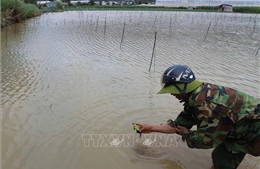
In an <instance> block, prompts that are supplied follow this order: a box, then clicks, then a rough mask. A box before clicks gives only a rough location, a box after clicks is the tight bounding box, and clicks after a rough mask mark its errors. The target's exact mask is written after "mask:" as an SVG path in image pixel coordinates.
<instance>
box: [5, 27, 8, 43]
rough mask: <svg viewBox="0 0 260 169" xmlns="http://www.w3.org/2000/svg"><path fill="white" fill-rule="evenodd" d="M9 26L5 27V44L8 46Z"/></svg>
mask: <svg viewBox="0 0 260 169" xmlns="http://www.w3.org/2000/svg"><path fill="white" fill-rule="evenodd" d="M5 26H6V25H5ZM7 28H8V26H6V27H5V46H7V32H8V30H7Z"/></svg>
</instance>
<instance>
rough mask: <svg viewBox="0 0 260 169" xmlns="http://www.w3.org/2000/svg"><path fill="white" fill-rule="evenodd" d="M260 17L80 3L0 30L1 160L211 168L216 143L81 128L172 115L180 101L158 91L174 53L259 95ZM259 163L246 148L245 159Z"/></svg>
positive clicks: (206, 74)
mask: <svg viewBox="0 0 260 169" xmlns="http://www.w3.org/2000/svg"><path fill="white" fill-rule="evenodd" d="M259 20H260V17H259V15H254V14H235V13H234V14H232V13H225V14H224V13H193V12H189V13H185V12H144V11H135V12H131V11H80V12H78V11H77V12H62V13H49V14H44V15H42V16H40V17H37V18H33V19H30V20H28V21H26V22H24V23H19V24H15V25H12V26H10V27H8V28H6V29H3V30H1V42H2V43H1V63H2V64H1V74H2V79H1V80H2V83H1V89H2V99H1V106H2V110H3V140H2V141H3V166H4V168H19V169H22V168H26V169H35V168H37V169H41V168H48V169H57V168H68V169H69V168H104V167H106V168H126V169H128V168H129V169H130V168H152V169H153V168H154V169H155V168H156V169H158V168H176V169H178V168H183V169H184V168H187V169H191V168H194V167H195V168H210V167H211V165H212V164H211V159H210V153H211V150H207V151H205V150H192V149H189V148H187V146H186V145H185V143H183V142H182V141H178V146H177V147H171V148H165V147H163V148H158V147H147V146H143V145H140V143H136V144H134V145H135V146H134V147H123V146H119V147H114V148H113V147H94V146H89V147H86V146H85V147H84V141H83V139H82V135H83V134H105V135H108V134H135V133H134V132H133V130H132V125H131V123H132V122H144V123H150V124H160V123H164V122H165V121H166V120H167V119H169V118H175V117H176V116H177V115H178V113H179V112H180V111H181V108H182V107H181V105H180V104H179V103H178V101H177V100H175V99H174V98H173V97H171V96H169V95H157V94H156V93H157V91H158V90H159V89H160V84H159V80H160V74H161V72H163V71H164V69H165V68H166V67H168V66H169V65H171V64H173V63H184V64H188V65H189V66H190V67H191V68H192V69H193V70H194V72H196V75H197V78H199V79H201V80H204V81H207V82H211V83H218V84H222V85H227V86H230V87H233V88H236V89H239V90H242V91H245V92H248V93H249V94H251V95H253V96H256V97H259V79H260V78H259V76H260V75H259V53H260V52H258V51H257V50H259V39H260V33H259V32H260V31H259V29H260V28H259V24H257V23H259ZM124 25H125V30H124V34H123V29H124ZM209 25H210V27H209ZM208 28H209V32H208V33H207V30H208ZM155 32H157V41H156V47H155V55H154V56H155V58H154V60H153V62H152V70H151V72H149V71H148V69H149V65H150V61H151V56H152V51H153V44H154V34H155ZM122 35H123V36H122ZM204 39H205V41H204ZM121 42H122V46H121V49H120V44H121ZM135 135H136V134H135ZM137 137H138V135H137ZM258 167H259V161H257V158H253V157H251V156H247V158H246V159H245V160H244V161H243V163H242V164H241V166H240V169H242V168H250V169H256V168H258Z"/></svg>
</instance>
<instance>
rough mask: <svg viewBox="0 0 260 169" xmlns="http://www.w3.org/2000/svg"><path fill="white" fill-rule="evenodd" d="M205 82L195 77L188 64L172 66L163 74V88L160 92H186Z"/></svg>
mask: <svg viewBox="0 0 260 169" xmlns="http://www.w3.org/2000/svg"><path fill="white" fill-rule="evenodd" d="M202 83H203V82H201V81H198V80H196V79H195V75H194V73H193V72H192V70H191V69H190V68H189V67H188V66H186V65H181V64H178V65H173V66H170V67H169V68H168V69H166V70H165V72H164V73H163V75H162V78H161V84H162V89H161V90H160V91H159V92H158V94H163V93H173V94H186V93H189V92H191V91H193V90H195V89H196V88H198V87H199V86H200V85H201V84H202Z"/></svg>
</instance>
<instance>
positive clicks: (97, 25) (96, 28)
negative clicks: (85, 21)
mask: <svg viewBox="0 0 260 169" xmlns="http://www.w3.org/2000/svg"><path fill="white" fill-rule="evenodd" d="M98 20H99V16H98V18H97V24H96V31H97V28H98Z"/></svg>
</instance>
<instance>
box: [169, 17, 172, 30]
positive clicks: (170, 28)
mask: <svg viewBox="0 0 260 169" xmlns="http://www.w3.org/2000/svg"><path fill="white" fill-rule="evenodd" d="M171 29H172V18H170V29H169V34H171Z"/></svg>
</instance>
